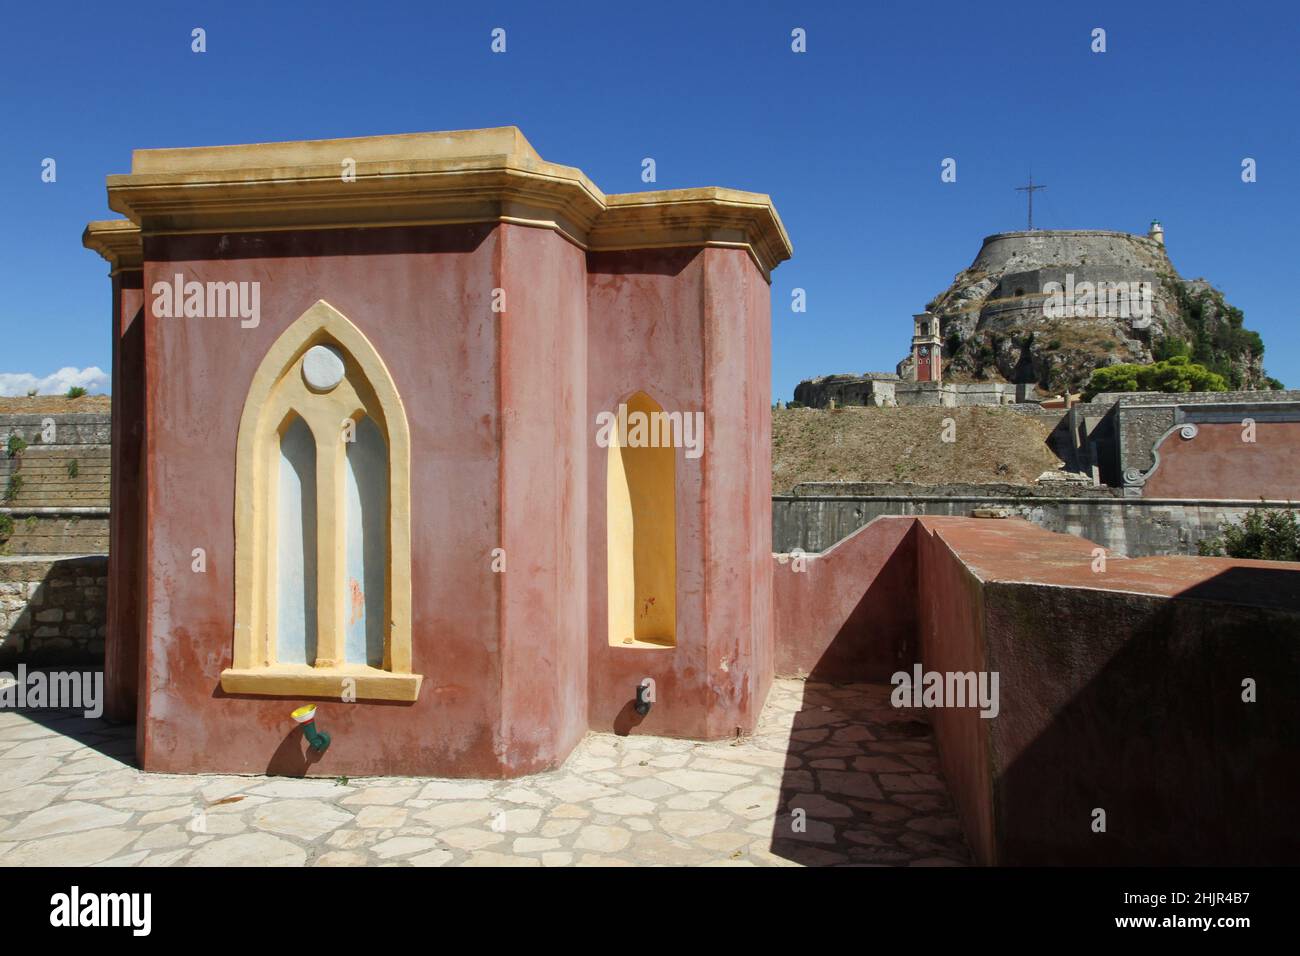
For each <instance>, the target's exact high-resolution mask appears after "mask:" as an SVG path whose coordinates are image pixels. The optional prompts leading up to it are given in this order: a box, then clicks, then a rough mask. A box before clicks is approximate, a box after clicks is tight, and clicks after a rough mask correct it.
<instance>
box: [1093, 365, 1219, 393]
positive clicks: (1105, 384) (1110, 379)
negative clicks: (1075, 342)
mask: <svg viewBox="0 0 1300 956" xmlns="http://www.w3.org/2000/svg"><path fill="white" fill-rule="evenodd" d="M1227 390H1228V380H1227V379H1225V378H1224V377H1223V376H1222V375H1220V374H1219V373H1218V372H1212V371H1210V370H1209V369H1208V368H1206V367H1205V366H1204V365H1198V364H1197V363H1195V362H1193V361H1191V360H1190V359H1189V358H1188V357H1187V356H1186V355H1172V356H1170V357H1169V358H1167V359H1165V360H1164V361H1162V362H1155V363H1154V364H1151V365H1132V364H1120V365H1106V366H1103V367H1101V368H1099V369H1097V370H1096V371H1095V372H1093V373H1092V378H1091V379H1090V380H1089V382H1088V387H1087V388H1086V389H1084V401H1092V398H1093V396H1094V395H1097V394H1098V393H1100V392H1226V391H1227Z"/></svg>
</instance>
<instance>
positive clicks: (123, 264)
mask: <svg viewBox="0 0 1300 956" xmlns="http://www.w3.org/2000/svg"><path fill="white" fill-rule="evenodd" d="M81 244H82V245H83V246H85V247H86V248H87V249H91V250H93V251H95V252H98V253H99V254H100V255H101V256H103V258H104V259H106V260H107V261H108V266H109V269H108V274H109V275H116V274H117V273H119V272H130V271H134V270H137V269H142V268H143V267H144V244H143V241H142V239H141V234H140V227H139V226H137V225H136V224H135V223H133V222H131V221H130V220H129V219H102V220H98V221H96V222H92V223H90V224H89V225H88V226H86V229H85V231H84V232H82V234H81Z"/></svg>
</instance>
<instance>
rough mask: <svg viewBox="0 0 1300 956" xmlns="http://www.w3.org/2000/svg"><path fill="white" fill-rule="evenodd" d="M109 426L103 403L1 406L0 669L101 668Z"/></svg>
mask: <svg viewBox="0 0 1300 956" xmlns="http://www.w3.org/2000/svg"><path fill="white" fill-rule="evenodd" d="M65 402H67V403H69V404H72V403H74V402H75V407H77V408H80V409H84V410H82V411H65V410H62V406H63V404H64V403H65ZM110 428H111V420H110V414H109V410H108V407H107V398H106V397H104V396H87V397H85V398H82V399H78V400H72V399H64V398H62V397H60V396H38V397H35V398H27V399H25V398H8V399H4V401H3V404H2V405H0V444H3V445H4V447H5V450H4V451H3V452H0V488H3V489H4V493H3V500H0V516H3V518H4V519H5V521H4V528H3V530H0V664H12V663H15V662H17V661H23V662H25V663H27V664H31V665H45V664H62V663H78V664H82V663H84V664H97V663H99V662H101V661H102V660H103V656H104V632H105V619H106V608H107V587H106V584H105V579H106V575H107V573H108V572H107V565H108V558H107V552H108V516H109V471H110V453H109V441H110V437H111V436H110ZM10 436H18V437H19V438H21V439H22V441H23V442H25V443H26V447H25V448H22V449H21V450H20V451H16V453H15V454H13V455H10V454H9V453H8V442H9V439H10Z"/></svg>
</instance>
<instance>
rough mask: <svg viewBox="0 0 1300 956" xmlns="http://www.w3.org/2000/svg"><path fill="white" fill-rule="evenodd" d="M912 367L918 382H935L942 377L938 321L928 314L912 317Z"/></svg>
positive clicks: (941, 353)
mask: <svg viewBox="0 0 1300 956" xmlns="http://www.w3.org/2000/svg"><path fill="white" fill-rule="evenodd" d="M912 322H913V323H914V325H915V328H914V330H913V332H912V367H913V368H915V369H916V380H917V381H918V382H937V381H939V380H940V379H941V378H942V377H943V361H942V358H943V351H942V345H941V343H940V340H939V320H938V318H936V317H935V316H933V315H931V314H930V313H929V312H922V313H921V314H920V315H914V316H912Z"/></svg>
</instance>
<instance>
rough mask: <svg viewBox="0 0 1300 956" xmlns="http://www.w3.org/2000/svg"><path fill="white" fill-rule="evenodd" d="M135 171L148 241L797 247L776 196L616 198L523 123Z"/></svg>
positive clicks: (141, 158) (211, 155) (139, 156)
mask: <svg viewBox="0 0 1300 956" xmlns="http://www.w3.org/2000/svg"><path fill="white" fill-rule="evenodd" d="M346 160H351V161H352V164H353V165H352V167H351V168H349V169H348V172H349V173H350V174H352V173H354V174H355V179H352V178H351V176H349V180H348V181H345V179H344V177H343V171H344V162H345V161H346ZM132 169H133V171H132V172H131V173H130V174H127V175H115V176H109V177H108V197H109V207H110V208H112V209H113V210H114V211H116V212H120V213H122V214H123V215H125V216H127V217H128V218H129V219H130V220H131V221H132V222H134V223H136V224H137V225H138V226H139V227H140V229H141V230H142V231H143V233H144V234H146V235H168V234H185V233H213V232H257V231H269V230H276V231H279V230H289V229H325V228H359V227H385V226H403V225H428V224H441V223H468V222H512V223H516V224H522V225H528V226H537V227H542V228H550V229H554V230H556V231H557V232H559V233H560V234H561V235H563V236H565V237H566V238H567V239H569V240H570V241H571V242H574V243H575V244H577V245H578V246H580V247H582V248H583V249H590V250H596V251H602V250H616V249H639V248H660V247H669V246H695V245H703V246H724V247H732V248H736V247H740V248H745V249H747V250H748V251H749V253H750V254H751V255H752V256H753V258H754V261H755V262H756V263H757V264H758V266H759V268H760V269H761V270H762V271H763V274H764V275H765V276H766V275H769V274H770V272H771V270H772V269H774V268H775V267H776V266H777V265H778V264H779V263H780V262H782V261H784V260H785V259H788V258H790V255H791V253H792V251H793V250H792V248H791V245H790V239H789V236H788V235H787V234H786V231H785V227H784V226H783V225H782V223H781V220H780V217H779V216H778V215H777V213H776V209H775V208H774V207H773V205H772V201H771V199H770V198H769V197H768V196H765V195H762V194H760V193H749V192H742V191H740V190H734V189H721V188H703V189H679V190H666V191H658V192H645V193H626V194H619V195H611V196H606V195H605V194H604V193H602V192H601V191H600V189H599V188H597V187H596V185H595V184H594V183H592V181H591V180H590V179H588V178H587V176H586V175H585V174H584V173H583V172H582V171H581V170H578V169H574V168H573V167H570V166H560V165H558V164H555V163H548V162H546V161H545V160H543V159H541V158H540V157H539V156H538V155H537V153H536V152H535V151H534V150H533V148H532V147H531V146H530V145H529V144H528V141H527V140H526V139H524V137H523V134H522V133H520V132H519V130H518V129H516V128H514V127H500V128H496V129H487V130H466V131H460V132H452V133H415V134H403V135H396V136H378V137H367V138H363V139H345V140H313V141H305V142H296V143H263V144H256V145H251V146H218V147H203V148H198V149H169V150H137V151H136V152H135V154H134V159H133V164H132ZM88 233H89V230H88Z"/></svg>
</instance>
